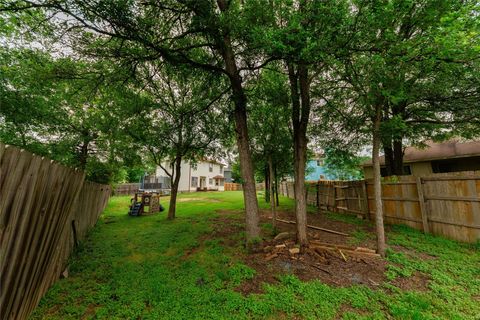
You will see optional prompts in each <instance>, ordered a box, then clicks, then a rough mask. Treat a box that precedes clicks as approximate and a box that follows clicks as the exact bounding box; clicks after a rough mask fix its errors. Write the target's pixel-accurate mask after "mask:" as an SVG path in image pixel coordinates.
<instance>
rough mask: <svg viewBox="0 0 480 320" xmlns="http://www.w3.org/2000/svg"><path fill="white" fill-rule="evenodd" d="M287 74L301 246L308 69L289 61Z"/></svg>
mask: <svg viewBox="0 0 480 320" xmlns="http://www.w3.org/2000/svg"><path fill="white" fill-rule="evenodd" d="M287 67H288V75H289V80H290V91H291V99H292V124H293V149H294V160H293V163H294V180H295V181H294V192H295V217H296V222H297V223H296V226H297V242H298V244H299V245H300V247H301V248H302V247H305V246H308V238H307V199H306V189H305V164H306V161H307V159H306V154H307V136H306V135H307V125H308V117H309V115H310V96H309V85H308V70H307V68H306V67H305V66H303V65H301V64H299V65H298V68H297V69H298V71H297V72H295V67H294V66H293V64H291V63H288V64H287Z"/></svg>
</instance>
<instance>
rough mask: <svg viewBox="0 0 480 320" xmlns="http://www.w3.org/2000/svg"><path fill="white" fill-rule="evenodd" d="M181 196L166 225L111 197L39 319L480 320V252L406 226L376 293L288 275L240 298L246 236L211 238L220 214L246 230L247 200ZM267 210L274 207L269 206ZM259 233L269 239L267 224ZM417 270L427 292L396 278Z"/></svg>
mask: <svg viewBox="0 0 480 320" xmlns="http://www.w3.org/2000/svg"><path fill="white" fill-rule="evenodd" d="M182 198H183V199H184V198H190V200H191V198H196V199H195V200H194V201H183V202H182V201H180V202H179V203H178V205H177V219H176V220H175V221H167V220H166V219H165V216H166V214H165V212H163V213H161V214H157V215H153V216H146V217H137V218H133V217H129V216H127V214H126V213H127V209H128V203H129V197H114V198H112V199H111V200H110V202H109V205H108V207H107V209H106V210H105V212H104V213H103V215H102V216H101V218H100V221H99V223H98V224H97V226H96V227H95V228H94V229H93V230H92V232H91V233H90V234H89V236H88V238H87V239H86V240H85V241H84V242H83V243H82V244H81V246H80V247H79V249H78V250H77V252H76V253H75V254H74V255H73V256H72V258H71V261H70V276H69V278H66V279H62V280H60V281H58V282H57V283H56V284H55V285H54V286H53V287H52V288H51V289H50V290H49V291H48V293H47V294H46V296H45V297H44V298H43V299H42V301H41V303H40V306H39V307H38V308H37V309H36V311H35V312H34V314H33V316H32V318H33V319H245V318H262V319H290V318H305V319H335V318H343V319H389V318H398V319H479V318H480V253H479V248H478V246H474V245H465V244H460V243H457V242H454V241H449V240H445V239H442V238H439V237H433V236H428V235H423V234H422V233H420V232H417V231H415V230H412V229H409V228H407V227H393V228H392V231H391V232H389V233H388V235H387V236H388V239H389V244H390V245H394V246H401V247H404V248H407V249H409V250H407V251H406V252H407V253H402V252H400V251H395V250H392V249H390V250H389V255H388V262H389V267H388V268H387V271H386V273H387V277H388V279H389V280H388V281H387V282H386V283H384V284H382V285H381V287H380V288H379V289H377V290H372V289H369V288H367V287H365V286H352V287H348V288H337V287H331V286H328V285H326V284H323V283H321V282H319V281H310V282H302V281H300V280H299V279H298V278H296V277H295V276H293V275H283V276H280V277H279V279H280V281H279V283H278V284H276V285H264V293H262V294H251V295H248V296H243V295H242V294H241V293H238V292H236V291H234V288H235V287H237V286H238V285H239V284H241V283H242V282H243V281H246V280H248V279H252V278H253V277H254V276H255V270H253V269H252V268H250V267H248V266H246V265H245V264H244V263H242V260H241V256H242V255H244V254H245V252H244V249H243V247H242V245H241V241H240V240H241V239H242V237H243V233H241V232H240V233H239V234H232V235H231V237H233V238H234V239H238V240H239V241H238V245H237V246H235V245H234V246H224V245H222V241H221V240H222V239H219V238H215V237H213V238H212V237H211V236H208V235H209V233H211V232H212V230H213V225H214V224H215V223H218V219H216V218H218V217H219V216H222V217H228V219H232V220H233V221H234V222H235V224H238V225H241V224H242V223H243V216H242V214H241V209H242V206H243V199H242V193H241V192H223V193H220V192H217V193H215V192H212V193H198V194H186V195H181V196H180V199H182ZM197 198H198V200H197ZM162 200H163V201H162V204H163V205H166V204H167V203H166V201H165V199H163V198H162ZM281 201H282V208H281V209H283V210H285V209H289V208H291V207H292V201H291V200H289V199H285V198H282V199H281ZM260 205H261V206H262V207H264V208H266V207H267V204H266V203H265V202H264V201H262V200H261V201H260ZM216 210H232V211H233V212H232V213H228V214H226V213H217V212H216ZM332 217H334V218H335V217H336V218H337V219H343V218H341V217H339V215H332ZM355 219H356V218H350V217H349V218H345V219H343V220H342V221H346V222H348V223H352V224H354V225H357V226H359V228H360V226H362V225H363V222H362V221H361V220H355ZM262 228H263V229H264V230H265V231H267V232H268V231H269V230H270V231H271V225H270V224H264V225H262ZM368 237H371V235H369V234H365V232H364V231H362V230H361V229H359V230H358V231H357V232H356V233H355V234H354V239H356V240H357V241H363V240H365V239H367V238H368ZM205 239H206V240H205ZM354 241H355V240H354ZM403 251H405V250H403ZM427 255H431V256H432V257H428V256H427ZM416 272H422V273H424V274H426V275H428V276H429V277H430V278H431V281H430V283H429V288H428V290H427V291H402V290H401V289H399V288H397V287H395V285H394V284H395V279H397V278H399V277H409V276H412V275H413V274H415V273H416Z"/></svg>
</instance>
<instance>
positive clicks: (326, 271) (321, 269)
mask: <svg viewBox="0 0 480 320" xmlns="http://www.w3.org/2000/svg"><path fill="white" fill-rule="evenodd" d="M311 266H312V267H314V268H315V269H318V270H320V271H323V272H325V273H328V274H329V275H332V273H331V272H330V271H328V270H326V269H323V268H320V267H319V266H316V265H314V264H312V265H311Z"/></svg>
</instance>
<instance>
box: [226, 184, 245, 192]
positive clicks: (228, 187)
mask: <svg viewBox="0 0 480 320" xmlns="http://www.w3.org/2000/svg"><path fill="white" fill-rule="evenodd" d="M223 187H224V190H225V191H241V190H242V185H241V184H240V183H232V182H225V183H224V185H223Z"/></svg>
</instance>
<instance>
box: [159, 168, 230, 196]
mask: <svg viewBox="0 0 480 320" xmlns="http://www.w3.org/2000/svg"><path fill="white" fill-rule="evenodd" d="M223 167H224V166H223V165H222V164H219V163H216V162H207V161H201V162H198V163H196V164H195V165H192V164H190V163H189V162H187V161H182V165H181V169H180V182H179V184H178V191H180V192H193V191H197V187H200V185H201V184H202V187H206V188H207V189H217V190H218V191H224V185H223V180H222V181H220V180H219V179H215V177H216V176H222V177H223ZM210 168H211V171H210ZM155 174H156V176H157V177H162V176H166V174H165V172H164V171H163V169H162V168H160V167H157V169H156V173H155ZM192 178H196V185H194V186H192ZM216 181H218V185H217V184H216Z"/></svg>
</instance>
